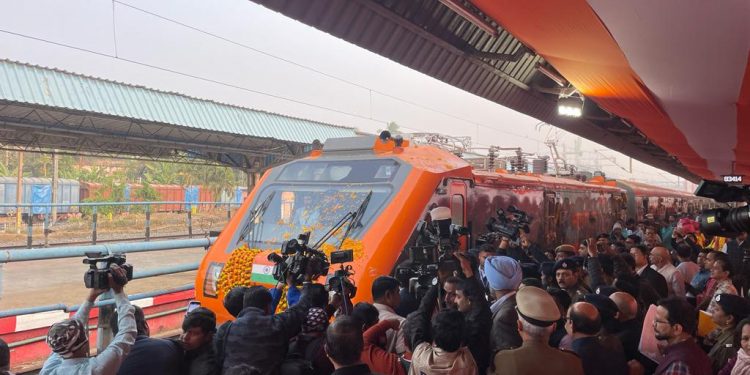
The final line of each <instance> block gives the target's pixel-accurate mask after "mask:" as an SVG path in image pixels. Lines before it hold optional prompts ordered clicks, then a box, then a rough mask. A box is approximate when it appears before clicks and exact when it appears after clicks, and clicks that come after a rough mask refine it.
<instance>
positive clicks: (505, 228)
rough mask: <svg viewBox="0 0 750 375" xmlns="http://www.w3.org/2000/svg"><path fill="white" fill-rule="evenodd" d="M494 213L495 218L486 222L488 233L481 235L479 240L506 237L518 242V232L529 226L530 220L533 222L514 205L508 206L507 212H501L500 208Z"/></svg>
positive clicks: (487, 240)
mask: <svg viewBox="0 0 750 375" xmlns="http://www.w3.org/2000/svg"><path fill="white" fill-rule="evenodd" d="M495 213H496V215H497V216H496V217H492V218H490V220H489V221H488V222H487V230H489V233H485V234H483V235H482V236H481V238H480V239H481V240H484V241H485V242H489V241H491V240H497V239H500V238H501V237H508V238H509V239H510V240H511V241H518V235H519V231H520V230H521V229H522V228H524V227H527V226H528V225H529V224H531V220H533V218H532V217H531V216H529V215H528V214H526V212H524V211H521V210H520V209H519V208H518V207H516V206H514V205H510V206H508V209H507V212H506V211H503V209H502V208H498V209H497V211H496V212H495ZM490 233H492V234H490Z"/></svg>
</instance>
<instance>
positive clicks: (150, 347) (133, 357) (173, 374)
mask: <svg viewBox="0 0 750 375" xmlns="http://www.w3.org/2000/svg"><path fill="white" fill-rule="evenodd" d="M182 360H183V354H182V348H181V347H179V346H178V344H176V343H175V342H173V341H170V340H164V339H156V338H150V337H148V336H138V337H136V339H135V344H133V347H132V348H131V349H130V353H129V354H128V356H127V357H125V361H123V362H122V366H120V370H119V371H117V375H177V374H180V373H181V372H180V366H181V365H182Z"/></svg>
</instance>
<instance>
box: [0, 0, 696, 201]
mask: <svg viewBox="0 0 750 375" xmlns="http://www.w3.org/2000/svg"><path fill="white" fill-rule="evenodd" d="M0 58H3V59H9V60H15V61H20V62H25V63H31V64H36V65H41V66H47V67H55V68H59V69H64V70H68V71H71V72H75V73H80V74H86V75H90V76H95V77H100V78H105V79H111V80H116V81H120V82H126V83H130V84H136V85H142V86H146V87H149V88H154V89H159V90H164V91H172V92H178V93H182V94H185V95H189V96H194V97H198V98H204V99H210V100H215V101H219V102H223V103H228V104H233V105H238V106H242V107H247V108H254V109H261V110H266V111H271V112H276V113H281V114H285V115H289V116H295V117H302V118H307V119H311V120H316V121H322V122H327V123H331V124H336V125H342V126H349V127H355V128H357V129H359V130H361V131H365V132H371V133H375V132H377V131H378V130H379V129H383V128H385V127H386V124H387V123H388V122H391V121H393V122H396V123H397V124H399V126H400V127H401V129H402V131H404V132H436V133H442V134H447V135H452V136H470V137H472V143H473V145H475V146H476V147H478V148H482V147H488V146H490V145H494V146H500V147H519V146H520V147H522V148H523V149H524V151H526V152H531V153H536V154H539V155H548V154H549V149H548V148H547V146H545V144H544V142H545V140H547V139H554V140H557V141H558V147H559V151H560V153H563V152H564V151H565V152H566V154H565V155H562V156H564V157H566V158H567V159H568V162H574V161H575V162H576V163H575V164H578V165H579V166H580V167H583V168H584V169H589V170H594V169H596V170H603V171H604V172H605V173H606V174H607V176H608V177H613V178H625V179H637V180H641V181H645V182H650V183H654V184H660V185H664V186H668V187H673V188H675V187H682V188H684V187H685V182H684V180H682V179H678V178H677V177H676V176H674V175H672V174H669V173H667V172H664V171H661V170H658V169H656V168H653V167H650V166H647V165H645V164H643V163H640V162H638V161H635V160H634V161H633V167H632V172H633V173H629V169H630V168H629V158H628V157H627V156H625V155H622V154H620V153H618V152H615V151H611V150H608V149H607V148H606V147H604V146H601V145H598V144H596V143H594V142H591V141H588V140H585V139H581V138H580V137H578V136H575V135H573V134H571V133H568V132H565V131H563V130H560V129H557V128H554V127H551V126H549V125H541V124H540V123H539V121H538V120H536V119H534V118H531V117H529V116H526V115H524V114H521V113H518V112H515V111H513V110H511V109H508V108H505V107H503V106H500V105H498V104H497V103H494V102H490V101H488V100H485V99H483V98H480V97H477V96H474V95H472V94H469V93H467V92H465V91H462V90H459V89H457V88H455V87H453V86H450V85H448V84H445V83H443V82H440V81H438V80H435V79H433V78H431V77H428V76H426V75H424V74H422V73H419V72H416V71H414V70H411V69H409V68H407V67H404V66H402V65H399V64H398V63H396V62H393V61H391V60H388V59H386V58H384V57H382V56H379V55H377V54H374V53H371V52H369V51H367V50H365V49H362V48H360V47H357V46H355V45H353V44H350V43H348V42H346V41H343V40H340V39H338V38H336V37H333V36H331V35H329V34H326V33H324V32H321V31H319V30H317V29H314V28H312V27H310V26H307V25H304V24H302V23H299V22H297V21H294V20H292V19H290V18H287V17H285V16H283V15H281V14H279V13H276V12H273V11H271V10H268V9H266V8H264V7H262V6H260V5H257V4H255V3H252V2H250V1H247V0H213V1H198V0H179V1H178V0H160V1H149V0H114V1H113V0H65V1H59V0H23V1H22V0H14V1H12V0H5V1H4V2H3V12H0ZM576 142H577V143H578V146H576ZM576 149H578V150H580V151H581V152H580V153H579V154H578V155H573V154H572V152H573V151H574V150H576ZM480 153H481V151H480ZM688 185H690V186H687V189H690V188H692V185H691V184H689V183H688Z"/></svg>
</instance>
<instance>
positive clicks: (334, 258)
mask: <svg viewBox="0 0 750 375" xmlns="http://www.w3.org/2000/svg"><path fill="white" fill-rule="evenodd" d="M353 261H354V251H353V250H339V251H332V252H331V264H338V265H339V269H337V270H336V271H334V272H333V275H331V276H329V277H328V280H326V288H327V289H328V291H329V292H332V293H336V294H340V295H341V296H343V297H345V299H344V301H343V304H342V306H343V309H344V314H348V313H349V312H348V311H347V309H348V308H349V307H348V305H347V300H349V301H351V300H352V298H354V296H355V295H357V286H356V285H355V284H354V281H352V279H351V276H353V275H354V271H353V269H352V266H351V265H346V266H345V265H344V263H349V262H353Z"/></svg>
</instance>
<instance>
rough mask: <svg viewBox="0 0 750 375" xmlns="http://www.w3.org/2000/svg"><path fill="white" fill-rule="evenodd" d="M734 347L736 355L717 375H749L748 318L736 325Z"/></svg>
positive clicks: (749, 341)
mask: <svg viewBox="0 0 750 375" xmlns="http://www.w3.org/2000/svg"><path fill="white" fill-rule="evenodd" d="M734 347H735V348H736V349H737V355H736V356H735V357H734V358H732V359H731V360H729V363H727V364H726V366H724V368H723V369H722V370H721V371H719V375H750V318H746V319H744V320H742V321H741V322H740V323H739V324H737V328H736V329H735V334H734Z"/></svg>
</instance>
